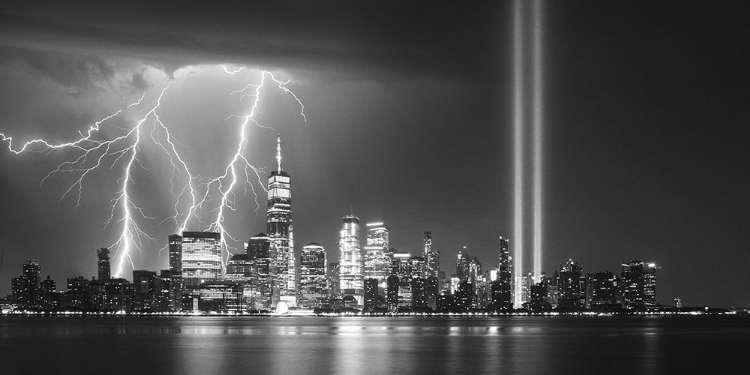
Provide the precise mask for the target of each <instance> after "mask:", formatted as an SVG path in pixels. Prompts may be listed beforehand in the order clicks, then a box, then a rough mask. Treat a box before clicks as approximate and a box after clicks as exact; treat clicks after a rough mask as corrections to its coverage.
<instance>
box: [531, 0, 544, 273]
mask: <svg viewBox="0 0 750 375" xmlns="http://www.w3.org/2000/svg"><path fill="white" fill-rule="evenodd" d="M533 10H534V31H533V32H534V36H533V39H532V43H533V56H532V59H533V69H534V71H533V74H534V77H533V90H534V92H533V111H534V112H533V117H534V120H533V128H534V156H533V157H534V208H533V209H534V280H535V281H536V282H541V281H542V125H543V122H542V121H543V118H542V115H543V112H542V110H543V108H542V0H534V7H533Z"/></svg>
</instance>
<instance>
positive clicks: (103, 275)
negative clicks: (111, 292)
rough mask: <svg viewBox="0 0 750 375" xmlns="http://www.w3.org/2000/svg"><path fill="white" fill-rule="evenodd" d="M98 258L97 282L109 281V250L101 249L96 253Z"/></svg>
mask: <svg viewBox="0 0 750 375" xmlns="http://www.w3.org/2000/svg"><path fill="white" fill-rule="evenodd" d="M96 256H97V258H98V260H97V263H96V267H97V270H98V274H99V281H109V279H110V277H111V276H110V270H111V268H110V265H109V249H107V248H106V247H102V248H101V249H98V250H97V251H96Z"/></svg>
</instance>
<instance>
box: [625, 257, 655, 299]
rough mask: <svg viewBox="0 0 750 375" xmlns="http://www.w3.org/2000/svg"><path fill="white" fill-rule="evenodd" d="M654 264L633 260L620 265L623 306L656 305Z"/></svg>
mask: <svg viewBox="0 0 750 375" xmlns="http://www.w3.org/2000/svg"><path fill="white" fill-rule="evenodd" d="M656 269H657V267H656V264H654V263H646V262H644V261H642V260H634V261H631V262H630V263H626V264H623V265H622V272H621V274H620V277H621V279H622V298H623V307H625V308H628V309H634V308H643V307H652V306H656Z"/></svg>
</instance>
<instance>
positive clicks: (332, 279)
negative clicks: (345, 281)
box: [327, 262, 341, 300]
mask: <svg viewBox="0 0 750 375" xmlns="http://www.w3.org/2000/svg"><path fill="white" fill-rule="evenodd" d="M327 276H328V298H330V299H331V300H334V299H340V298H341V266H340V265H339V263H338V262H332V263H328V275H327Z"/></svg>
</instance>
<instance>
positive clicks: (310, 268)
mask: <svg viewBox="0 0 750 375" xmlns="http://www.w3.org/2000/svg"><path fill="white" fill-rule="evenodd" d="M327 285H328V282H327V280H326V252H325V249H324V248H323V246H320V245H319V244H317V243H315V242H310V243H309V244H307V245H305V247H303V248H302V254H301V256H300V265H299V291H300V301H299V305H300V306H301V307H305V308H316V307H322V306H323V304H324V301H325V300H326V299H328V288H327Z"/></svg>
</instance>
